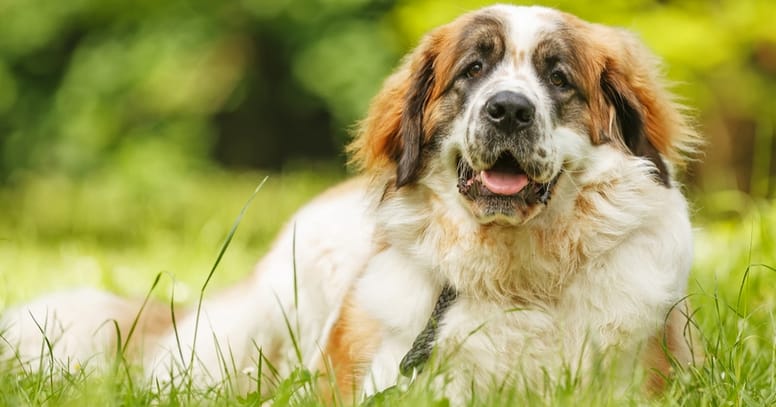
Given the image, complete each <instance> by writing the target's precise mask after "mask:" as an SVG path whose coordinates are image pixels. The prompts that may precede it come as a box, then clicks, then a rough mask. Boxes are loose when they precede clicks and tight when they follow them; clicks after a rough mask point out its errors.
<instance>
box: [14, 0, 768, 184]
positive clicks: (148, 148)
mask: <svg viewBox="0 0 776 407" xmlns="http://www.w3.org/2000/svg"><path fill="white" fill-rule="evenodd" d="M538 3H546V4H549V5H552V6H555V7H559V8H561V9H563V10H566V11H569V12H572V13H575V14H578V15H580V16H581V17H583V18H585V19H588V20H592V21H597V22H603V23H607V24H614V25H619V26H623V27H626V28H629V29H632V30H633V31H636V32H637V33H639V34H640V35H641V36H642V38H643V39H644V41H645V42H646V43H647V44H648V45H649V46H650V47H651V48H652V49H653V50H654V51H655V52H656V53H657V54H658V55H660V56H662V57H663V58H664V59H665V61H666V66H667V72H668V76H669V77H670V78H671V79H672V80H674V81H676V82H677V86H676V90H677V92H678V93H679V94H681V95H682V96H683V97H685V98H686V101H687V103H688V104H689V105H691V106H693V107H695V108H697V114H696V116H697V117H698V123H699V127H700V128H701V130H702V131H703V132H704V133H705V134H706V135H707V139H708V140H709V143H708V145H707V147H706V150H705V155H704V157H702V159H703V162H704V164H702V165H700V166H699V167H698V168H696V169H695V171H693V178H692V181H691V182H693V183H694V184H695V185H699V186H701V187H702V188H704V189H706V190H723V189H724V190H729V189H738V190H743V191H746V192H751V193H753V194H756V195H772V194H773V193H774V190H776V185H774V183H773V182H770V180H769V176H770V175H772V174H774V173H776V159H774V158H773V157H774V153H776V143H775V142H774V137H775V136H774V120H775V119H776V98H774V97H773V95H774V94H776V28H774V25H773V17H774V16H776V2H773V1H769V0H748V1H738V0H715V1H705V0H697V1H694V0H688V1H670V0H668V1H666V0H663V1H648V0H636V1H613V0H600V1H597V2H595V5H593V4H592V3H588V2H582V1H571V0H554V1H552V2H546V1H544V2H542V1H539V2H538ZM484 4H486V2H481V1H472V0H458V1H452V2H450V1H442V0H420V1H392V0H377V1H368V0H234V1H211V0H168V1H157V0H134V1H128V0H127V1H125V0H68V1H53V0H0V183H2V184H6V185H9V184H10V185H13V184H14V183H17V182H20V180H24V179H27V178H29V177H31V176H46V175H50V174H57V175H59V176H67V177H73V178H76V179H77V178H79V177H85V176H89V174H94V173H95V172H104V171H109V172H117V173H120V174H124V175H127V176H128V177H130V178H131V177H143V176H146V177H151V178H153V177H160V176H162V177H167V176H170V177H173V176H175V175H176V174H185V173H190V172H194V171H198V170H203V169H204V170H208V169H212V168H214V167H227V168H247V167H258V168H266V169H280V168H284V167H285V166H288V165H294V164H293V163H297V165H298V163H300V162H301V163H307V162H309V161H310V160H314V161H337V162H342V161H343V160H342V154H341V150H342V144H343V143H344V141H345V140H346V138H347V134H348V130H349V128H352V125H353V124H354V123H355V122H356V121H357V120H358V119H359V118H360V117H361V116H362V115H363V114H364V112H365V109H366V106H367V103H368V101H369V98H370V97H371V96H372V95H373V94H374V93H375V92H376V91H377V90H378V89H379V87H380V84H381V82H382V79H383V78H384V77H385V76H386V75H387V74H388V73H389V72H390V71H391V69H392V68H393V67H394V66H395V65H396V64H397V61H398V60H399V58H400V57H401V55H403V54H404V53H405V52H406V51H407V50H409V49H410V48H411V47H412V46H413V45H414V44H415V43H416V42H417V40H418V39H419V37H420V36H421V35H422V34H423V33H424V32H425V31H427V30H428V29H430V28H432V27H434V26H436V25H439V24H441V23H444V22H446V21H449V20H450V19H452V18H453V17H455V16H456V15H458V14H461V13H462V12H464V11H467V10H470V9H473V8H476V7H479V6H481V5H484Z"/></svg>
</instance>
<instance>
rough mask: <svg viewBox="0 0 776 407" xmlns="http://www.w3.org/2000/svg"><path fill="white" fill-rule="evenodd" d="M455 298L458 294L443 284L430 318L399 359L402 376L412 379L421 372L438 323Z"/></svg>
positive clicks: (426, 360)
mask: <svg viewBox="0 0 776 407" xmlns="http://www.w3.org/2000/svg"><path fill="white" fill-rule="evenodd" d="M457 297H458V293H457V292H456V291H455V289H454V288H453V287H452V286H451V285H450V284H445V286H444V287H443V288H442V292H441V293H440V294H439V299H438V300H437V302H436V305H434V311H432V312H431V316H430V317H429V318H428V322H427V323H426V327H425V328H423V330H422V331H420V334H418V336H417V337H416V338H415V341H414V342H412V347H411V348H410V350H409V351H408V352H407V354H406V355H404V357H403V358H402V359H401V363H400V364H399V371H400V372H401V374H402V375H404V376H406V377H412V376H413V375H415V374H417V373H420V372H421V371H422V370H423V366H424V365H425V364H426V362H428V359H429V358H430V357H431V352H432V351H433V350H434V341H435V340H436V335H437V330H438V328H439V323H440V322H441V321H442V317H443V316H444V315H445V312H446V311H447V309H448V308H450V306H451V305H453V303H454V302H455V299H456V298H457Z"/></svg>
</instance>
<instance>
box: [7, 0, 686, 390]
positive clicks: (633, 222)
mask: <svg viewBox="0 0 776 407" xmlns="http://www.w3.org/2000/svg"><path fill="white" fill-rule="evenodd" d="M685 110H686V109H685V108H684V107H683V106H681V105H680V104H679V103H677V102H676V100H675V97H674V96H673V95H672V94H671V93H670V92H669V90H668V89H667V86H666V84H665V82H664V80H663V79H662V77H661V74H660V64H659V61H658V59H657V58H656V57H655V56H654V55H653V54H652V53H651V52H650V51H649V50H647V48H646V47H645V46H644V45H643V44H642V43H641V42H640V41H639V40H638V39H637V38H636V36H635V35H633V34H631V33H629V32H627V31H625V30H622V29H618V28H612V27H608V26H603V25H598V24H593V23H588V22H585V21H583V20H581V19H579V18H577V17H574V16H572V15H569V14H565V13H563V12H560V11H557V10H553V9H549V8H542V7H518V6H510V5H495V6H490V7H486V8H483V9H480V10H476V11H473V12H470V13H468V14H464V15H462V16H461V17H459V18H457V19H455V20H454V21H452V22H450V23H448V24H446V25H443V26H441V27H439V28H436V29H434V30H433V31H431V32H430V33H429V34H427V35H426V36H425V37H424V38H423V39H422V40H421V42H420V44H419V45H418V47H417V48H416V49H415V50H414V51H412V52H411V53H409V54H408V55H407V56H406V58H405V59H404V60H403V62H402V63H401V65H400V66H399V67H398V69H397V70H396V71H395V72H394V73H393V74H392V75H391V76H390V77H389V78H387V80H386V81H385V83H384V85H383V87H382V90H381V91H380V92H379V93H378V94H377V96H376V97H375V98H374V99H373V101H372V103H371V105H370V108H369V111H368V114H367V116H366V118H365V119H364V120H363V122H361V123H360V127H359V130H358V131H357V134H356V136H355V138H354V140H353V141H352V143H351V144H350V145H349V147H348V151H349V153H350V156H351V158H352V163H353V165H354V166H355V167H356V168H357V169H358V171H359V175H358V176H356V177H354V178H353V179H351V180H349V181H346V182H344V183H343V184H341V185H338V186H335V187H333V188H332V189H330V190H329V191H327V192H325V193H324V194H322V195H321V196H319V197H317V198H316V199H314V200H313V201H312V202H310V203H309V204H307V205H306V206H305V207H303V208H302V209H301V210H299V212H298V213H297V214H296V215H295V216H294V219H293V220H292V221H291V222H290V223H289V224H288V225H287V226H286V227H285V228H284V229H283V231H281V233H280V235H279V237H278V238H277V241H276V242H275V243H274V245H273V246H272V248H271V249H270V251H269V252H268V254H267V255H266V256H265V257H264V258H263V259H262V260H261V261H260V262H259V264H258V265H257V267H256V269H255V271H254V272H253V274H252V275H251V276H250V277H249V278H248V279H247V280H245V281H243V282H241V283H240V284H238V285H237V286H235V287H233V288H231V289H228V290H226V291H225V292H223V293H220V294H217V295H215V296H214V297H212V298H207V299H206V300H205V301H204V302H203V303H202V308H201V311H200V312H196V311H195V310H189V311H179V312H178V313H177V314H173V313H172V312H171V310H170V308H169V307H166V306H164V305H159V304H146V305H145V306H142V304H141V303H140V302H137V301H130V300H127V299H122V298H119V297H116V296H114V295H112V294H107V293H103V292H100V291H97V290H90V289H85V290H78V291H74V292H66V293H59V294H54V295H52V296H48V297H43V298H41V299H39V300H36V301H33V302H31V303H29V304H25V305H21V306H18V307H16V308H13V309H10V310H7V311H6V312H5V313H4V323H5V326H6V327H7V330H6V331H5V334H4V337H5V339H6V343H7V344H11V345H12V346H13V349H14V354H15V357H16V358H17V360H19V361H22V363H35V362H32V361H36V360H37V359H39V358H41V357H43V358H44V359H45V360H51V361H66V363H73V362H74V361H76V362H79V363H85V362H86V361H89V360H90V359H94V358H95V357H96V356H95V355H107V356H110V355H113V354H114V353H115V351H116V348H117V345H121V346H120V347H121V348H122V352H124V353H125V354H126V355H130V357H132V358H134V359H133V360H135V361H137V362H138V363H142V364H143V366H144V367H145V371H146V372H147V374H148V375H149V376H150V377H153V378H162V379H167V380H174V378H175V377H179V376H181V375H183V374H188V375H192V376H193V377H195V378H196V380H197V382H198V383H202V384H218V383H220V382H221V381H223V380H230V381H232V382H235V383H237V385H238V386H240V388H241V389H242V390H243V391H249V390H250V389H252V388H255V387H256V384H257V383H258V381H260V380H262V379H261V378H260V377H256V376H257V375H258V372H257V370H256V369H255V368H256V367H257V366H258V365H260V364H261V363H262V362H261V361H267V362H268V363H269V362H271V363H272V365H273V366H274V368H275V369H276V370H277V371H278V374H279V375H285V374H288V373H289V372H290V371H291V370H292V369H293V368H294V366H299V365H304V366H306V367H309V368H310V369H314V370H317V371H320V372H323V375H324V377H326V378H328V380H329V381H330V382H331V383H333V384H334V388H335V390H336V392H337V394H338V396H339V397H343V398H344V399H346V400H347V399H348V398H349V397H356V398H357V397H361V395H369V394H374V393H376V392H379V391H381V390H384V389H386V388H389V387H390V386H392V385H394V384H396V383H397V382H398V381H399V380H398V378H400V377H402V376H401V375H402V374H405V375H410V376H416V377H421V376H423V375H430V374H432V373H431V372H437V374H438V375H439V376H440V377H441V378H440V379H438V380H435V381H434V382H433V383H435V386H437V388H438V391H439V392H441V393H444V394H446V395H448V396H449V397H451V398H452V399H453V400H458V401H461V400H465V399H467V398H469V397H472V395H473V394H474V393H477V394H482V393H486V392H488V391H489V389H492V388H493V386H494V385H503V384H504V383H515V384H516V385H519V386H523V387H525V388H528V389H534V390H537V389H540V388H541V386H543V385H546V384H547V382H548V381H549V382H550V383H558V382H559V381H560V380H561V377H563V376H564V375H565V374H569V373H570V374H572V375H574V376H575V377H580V378H581V381H582V382H590V381H591V380H592V379H593V377H592V376H593V375H594V374H595V372H596V371H597V370H596V369H601V368H603V369H606V370H607V371H614V372H616V375H622V376H630V375H633V374H634V373H633V372H634V371H642V372H644V374H645V376H646V379H645V386H646V387H647V389H648V391H650V392H653V393H654V392H660V391H661V389H662V388H663V387H664V386H665V379H666V378H667V377H668V376H669V375H670V373H671V370H672V366H676V365H688V364H691V363H693V362H694V361H695V359H696V357H697V354H696V353H695V350H694V348H693V344H692V341H691V340H690V339H689V338H688V335H687V332H688V329H689V327H691V320H690V319H689V316H688V312H687V304H686V301H685V296H686V290H687V280H688V275H689V271H690V267H691V262H692V230H691V224H690V221H689V215H688V204H687V201H686V199H685V197H684V196H683V194H682V191H681V189H682V187H681V185H680V184H679V183H678V182H677V181H676V173H677V171H680V170H682V169H683V167H685V165H686V164H687V163H688V161H689V160H690V158H688V157H691V156H692V154H693V153H694V152H695V150H696V149H697V147H698V145H699V144H700V138H699V136H698V135H697V133H696V132H695V131H694V130H693V128H692V125H691V123H690V120H689V119H688V117H687V116H686V113H685ZM141 309H142V311H141ZM173 315H175V318H176V320H177V322H176V324H174V325H175V329H173V324H172V321H171V319H172V316H173ZM130 330H132V331H133V338H132V340H131V341H126V335H125V336H124V339H125V341H124V342H122V341H121V339H120V338H119V339H117V335H116V332H117V331H118V332H129V331H130ZM42 333H45V339H44V335H42ZM44 340H47V341H48V343H50V344H52V346H50V347H49V346H48V345H44V342H43V341H44ZM602 363H603V364H602ZM439 372H442V373H439ZM445 372H446V373H445Z"/></svg>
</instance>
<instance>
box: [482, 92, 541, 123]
mask: <svg viewBox="0 0 776 407" xmlns="http://www.w3.org/2000/svg"><path fill="white" fill-rule="evenodd" d="M535 112H536V108H535V107H534V105H533V103H531V101H530V100H528V98H527V97H525V96H523V95H522V94H520V93H516V92H511V91H507V90H505V91H501V92H499V93H496V94H495V95H493V96H491V97H490V99H488V101H487V102H486V103H485V112H484V113H485V117H486V118H487V120H489V121H490V122H491V123H493V124H494V125H496V126H497V127H498V128H500V129H501V130H503V131H517V130H521V129H524V128H526V127H528V126H530V125H531V123H533V120H534V113H535Z"/></svg>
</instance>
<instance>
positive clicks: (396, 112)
mask: <svg viewBox="0 0 776 407" xmlns="http://www.w3.org/2000/svg"><path fill="white" fill-rule="evenodd" d="M445 40H446V27H444V26H443V27H440V28H438V29H437V30H435V31H433V32H432V33H430V34H429V35H427V36H426V37H425V38H424V39H423V41H422V42H421V44H420V45H419V46H418V48H417V49H415V51H413V52H412V53H411V54H409V55H408V56H407V57H406V58H405V60H404V62H403V63H402V65H401V66H400V67H399V69H398V70H396V72H394V73H393V75H391V76H390V77H388V79H387V80H386V81H385V83H384V84H383V88H382V89H381V90H380V92H379V93H378V94H377V96H375V98H374V99H373V100H372V103H371V105H370V107H369V112H368V113H367V116H366V118H365V119H364V121H363V122H361V125H360V126H359V130H358V133H357V135H356V137H355V139H354V140H353V142H351V143H350V145H349V146H348V152H349V153H350V154H351V163H354V164H355V165H356V166H357V167H359V169H360V170H362V171H364V172H366V173H372V174H375V173H381V172H383V171H384V170H386V169H389V168H392V169H393V170H395V176H396V181H395V182H396V187H397V188H398V187H402V186H404V185H407V184H410V183H412V182H414V181H416V180H417V178H418V176H419V175H420V171H421V170H422V165H423V164H422V158H423V157H422V151H423V146H424V144H425V143H426V142H427V141H428V140H429V138H430V132H431V131H432V129H429V128H428V126H427V117H426V116H427V115H426V112H427V110H428V108H429V104H430V102H431V100H432V99H433V97H434V93H435V92H438V91H439V89H438V86H437V84H438V81H437V78H436V73H435V69H438V67H437V64H436V62H437V58H438V56H439V52H440V49H441V47H442V42H444V41H445Z"/></svg>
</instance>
